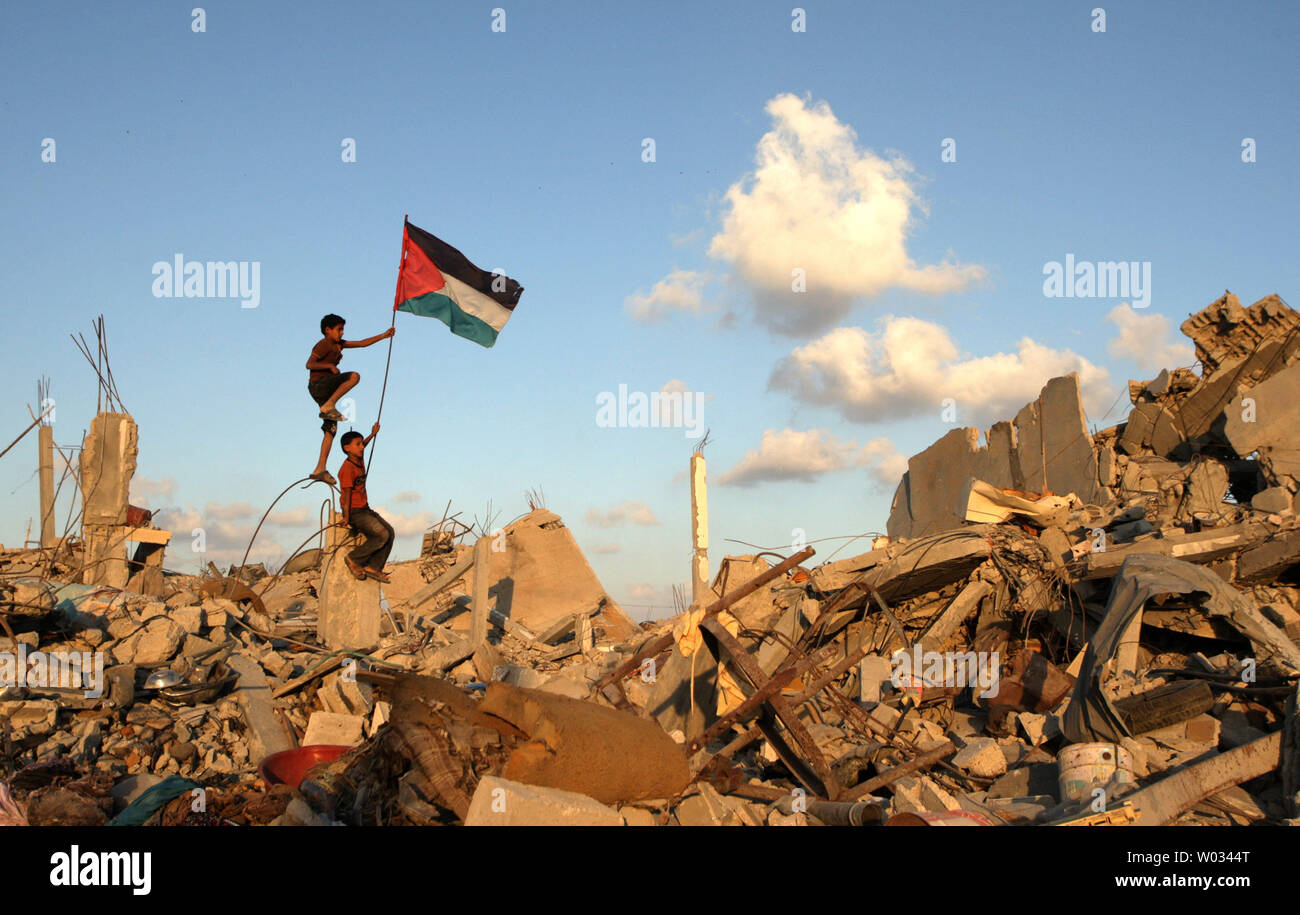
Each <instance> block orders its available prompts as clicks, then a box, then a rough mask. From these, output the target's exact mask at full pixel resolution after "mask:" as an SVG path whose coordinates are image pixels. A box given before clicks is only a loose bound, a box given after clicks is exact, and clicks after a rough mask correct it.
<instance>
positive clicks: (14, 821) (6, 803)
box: [0, 782, 28, 826]
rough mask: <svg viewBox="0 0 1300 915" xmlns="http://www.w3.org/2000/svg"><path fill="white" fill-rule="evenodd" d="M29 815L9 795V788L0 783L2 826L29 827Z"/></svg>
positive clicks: (0, 818)
mask: <svg viewBox="0 0 1300 915" xmlns="http://www.w3.org/2000/svg"><path fill="white" fill-rule="evenodd" d="M27 825H28V823H27V814H25V813H24V812H23V808H22V807H21V806H19V804H18V802H17V801H15V800H14V799H13V796H12V795H11V794H10V793H9V786H8V785H7V784H5V783H4V782H0V826H27Z"/></svg>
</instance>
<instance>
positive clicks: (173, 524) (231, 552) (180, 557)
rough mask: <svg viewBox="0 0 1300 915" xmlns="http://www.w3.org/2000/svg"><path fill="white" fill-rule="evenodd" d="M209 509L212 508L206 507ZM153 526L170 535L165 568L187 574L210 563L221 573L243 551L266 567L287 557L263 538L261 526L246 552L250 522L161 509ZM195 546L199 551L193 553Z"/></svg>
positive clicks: (188, 510)
mask: <svg viewBox="0 0 1300 915" xmlns="http://www.w3.org/2000/svg"><path fill="white" fill-rule="evenodd" d="M214 505H215V503H214ZM211 507H213V505H209V506H208V508H211ZM216 507H217V508H218V509H220V508H222V506H216ZM154 523H155V524H157V526H158V527H160V528H163V529H165V530H169V531H171V532H172V540H171V543H170V544H168V546H167V567H168V568H171V569H177V570H178V571H191V570H193V569H194V568H195V567H196V566H197V567H199V568H203V567H206V565H207V563H208V562H212V563H215V564H216V566H217V567H218V568H219V569H221V571H222V572H225V571H226V569H227V568H229V567H230V566H231V565H238V564H239V563H240V562H242V561H243V559H244V553H245V551H248V561H249V562H250V563H256V562H262V563H265V564H266V566H267V568H277V567H278V566H279V565H280V563H282V562H283V561H284V560H285V559H287V558H288V555H289V551H288V549H286V548H285V546H284V545H283V544H281V543H278V542H277V541H276V540H274V539H273V538H272V537H270V536H268V535H267V529H266V528H265V527H264V528H262V530H261V531H260V532H259V533H258V535H257V540H255V541H253V547H252V549H251V550H249V547H248V544H249V541H250V540H252V537H253V524H252V523H251V522H245V523H242V524H240V523H235V522H233V521H229V520H223V519H222V518H220V517H218V516H217V515H214V514H213V513H211V512H209V511H206V510H205V511H202V512H201V511H199V510H198V509H196V508H193V507H189V508H171V509H164V510H163V511H160V512H159V513H158V515H157V516H156V517H155V518H154ZM195 531H200V532H201V535H200V536H198V537H196V536H195ZM195 546H202V547H203V549H202V550H201V551H196V550H195Z"/></svg>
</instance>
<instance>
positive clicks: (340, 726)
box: [302, 712, 366, 747]
mask: <svg viewBox="0 0 1300 915" xmlns="http://www.w3.org/2000/svg"><path fill="white" fill-rule="evenodd" d="M365 725H366V719H364V718H361V717H359V716H357V715H340V714H338V713H336V712H312V713H311V718H310V719H309V720H308V721H307V733H305V734H304V735H303V737H302V745H303V746H304V747H312V746H317V745H320V744H326V745H329V746H342V747H355V746H356V745H357V744H359V743H361V738H362V731H363V730H364V728H365Z"/></svg>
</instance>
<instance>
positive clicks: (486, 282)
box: [406, 221, 524, 311]
mask: <svg viewBox="0 0 1300 915" xmlns="http://www.w3.org/2000/svg"><path fill="white" fill-rule="evenodd" d="M406 232H407V234H408V235H409V236H410V237H411V241H413V242H415V243H416V244H417V245H419V246H420V248H422V249H423V250H424V253H425V254H427V255H429V260H431V261H433V265H434V266H435V267H437V268H438V269H439V270H440V271H442V272H443V273H449V274H451V275H452V276H454V277H455V278H456V279H458V280H460V281H461V282H462V283H464V284H465V285H466V286H471V287H473V288H474V289H477V290H478V291H479V292H481V293H483V294H484V295H486V296H490V297H492V298H493V299H495V300H496V301H497V302H499V303H500V304H501V306H502V307H503V308H508V309H509V310H511V311H514V309H515V305H517V304H518V303H519V297H520V296H521V295H523V294H524V287H523V286H520V285H519V283H517V282H516V281H514V280H512V279H510V277H508V276H505V277H501V279H503V280H505V283H504V286H505V288H504V289H494V288H492V280H493V279H495V278H496V277H497V276H498V274H494V273H489V272H488V271H486V270H483V269H481V268H479V267H475V266H474V265H473V264H471V263H470V260H469V258H468V257H466V256H465V255H463V254H461V253H460V252H459V251H457V250H456V249H455V248H453V247H452V246H451V245H449V244H447V243H446V242H445V241H443V240H442V239H441V238H438V237H437V236H436V235H431V234H430V233H428V232H426V231H424V229H421V228H420V227H419V226H416V225H413V224H412V223H410V222H409V221H408V222H407V223H406ZM497 285H498V286H500V285H502V284H501V283H498V284H497Z"/></svg>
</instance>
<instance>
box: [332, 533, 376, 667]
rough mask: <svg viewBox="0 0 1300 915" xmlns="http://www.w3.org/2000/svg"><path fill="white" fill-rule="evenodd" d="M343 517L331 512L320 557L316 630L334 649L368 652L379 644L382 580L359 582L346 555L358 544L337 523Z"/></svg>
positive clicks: (368, 579)
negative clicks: (323, 551)
mask: <svg viewBox="0 0 1300 915" xmlns="http://www.w3.org/2000/svg"><path fill="white" fill-rule="evenodd" d="M341 518H342V516H341V515H339V514H337V513H335V512H333V511H331V512H330V527H329V529H328V531H327V532H326V535H325V544H326V548H325V554H324V556H323V557H322V560H321V581H320V589H319V593H320V601H319V604H318V608H317V611H316V614H317V619H316V633H317V635H319V636H320V639H321V641H322V642H324V643H325V645H326V646H327V647H329V648H331V649H337V648H347V649H351V650H353V651H368V650H370V649H371V648H374V647H375V646H376V645H378V644H379V621H380V619H381V618H382V616H383V609H382V608H381V607H380V606H379V597H380V595H379V582H377V581H374V580H373V579H370V578H367V579H365V580H364V581H359V580H358V579H357V578H356V577H355V576H353V574H352V570H351V569H349V568H348V564H347V561H346V560H345V558H344V557H346V556H347V554H348V553H349V552H350V551H351V550H352V548H353V546H355V542H354V540H352V539H350V538H349V536H348V530H347V529H346V528H342V527H338V526H337V524H338V522H339V521H340V520H341Z"/></svg>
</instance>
